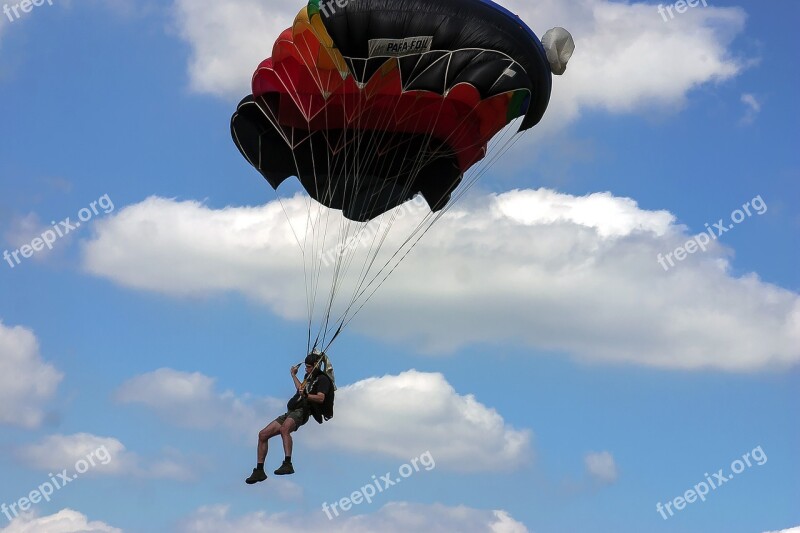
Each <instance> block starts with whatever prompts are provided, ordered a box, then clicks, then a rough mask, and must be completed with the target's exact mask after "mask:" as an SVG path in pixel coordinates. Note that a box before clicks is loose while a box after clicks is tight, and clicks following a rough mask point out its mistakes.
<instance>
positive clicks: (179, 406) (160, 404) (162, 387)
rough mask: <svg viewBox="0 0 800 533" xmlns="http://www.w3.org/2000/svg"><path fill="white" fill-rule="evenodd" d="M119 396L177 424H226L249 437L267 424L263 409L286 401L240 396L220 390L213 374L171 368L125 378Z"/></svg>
mask: <svg viewBox="0 0 800 533" xmlns="http://www.w3.org/2000/svg"><path fill="white" fill-rule="evenodd" d="M116 399H117V400H118V401H119V402H121V403H126V404H138V405H143V406H145V407H148V408H150V409H152V410H154V411H155V412H157V413H158V414H159V415H160V416H161V417H162V418H163V419H165V420H167V421H169V422H170V423H171V424H173V425H175V426H178V427H183V428H189V429H200V430H212V429H218V428H225V429H228V430H232V431H233V432H235V433H238V434H240V435H242V436H244V435H246V436H248V437H250V436H251V434H252V433H253V431H254V429H253V428H256V427H258V428H260V427H263V426H264V415H263V413H265V412H275V411H277V410H279V409H280V408H281V407H282V404H285V402H281V401H279V400H275V399H253V398H250V397H243V398H237V397H236V396H235V395H234V394H233V393H232V392H230V391H225V392H217V391H216V390H215V380H214V379H213V378H210V377H208V376H205V375H203V374H200V373H197V372H195V373H188V372H179V371H177V370H173V369H169V368H161V369H159V370H156V371H154V372H149V373H147V374H142V375H140V376H136V377H134V378H132V379H130V380H128V381H126V382H125V383H123V384H122V386H120V388H119V389H118V390H117V393H116ZM284 407H285V406H284ZM278 414H280V413H276V415H275V416H277V415H278Z"/></svg>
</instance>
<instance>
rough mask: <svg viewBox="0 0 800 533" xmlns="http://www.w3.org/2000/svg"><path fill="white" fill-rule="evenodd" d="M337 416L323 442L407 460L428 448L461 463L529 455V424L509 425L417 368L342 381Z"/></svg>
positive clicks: (496, 464)
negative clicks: (349, 382) (521, 426)
mask: <svg viewBox="0 0 800 533" xmlns="http://www.w3.org/2000/svg"><path fill="white" fill-rule="evenodd" d="M334 420H335V423H332V424H329V425H327V426H325V440H324V442H320V443H319V444H320V445H322V444H324V446H325V447H326V448H331V447H337V448H340V449H343V450H348V451H353V452H359V453H381V454H384V455H388V456H391V457H395V458H397V459H400V460H405V461H408V460H410V459H411V458H412V457H415V456H417V455H419V454H421V453H423V452H425V451H430V452H431V455H432V457H433V459H434V460H435V462H436V465H437V466H439V465H445V467H447V468H450V469H455V470H460V471H484V470H497V469H513V468H518V467H519V466H521V465H523V464H525V463H527V462H529V460H530V458H531V455H532V451H531V443H530V441H531V434H530V431H527V430H524V431H519V430H516V429H514V428H512V427H509V426H508V425H507V424H506V423H505V421H504V420H503V417H502V416H500V414H498V413H497V411H495V410H494V409H490V408H488V407H486V406H485V405H483V404H481V403H480V402H478V401H477V400H476V399H475V397H474V396H472V395H467V396H461V395H459V394H458V393H457V392H456V391H455V390H454V389H453V387H452V386H451V385H450V384H449V383H448V382H447V380H446V379H445V378H444V376H442V375H441V374H428V373H422V372H417V371H414V370H412V371H409V372H403V373H402V374H400V375H398V376H384V377H380V378H370V379H365V380H363V381H359V382H358V383H355V384H353V385H348V386H346V387H342V388H340V389H339V390H338V391H336V407H335V417H334ZM420 427H424V428H426V429H425V431H423V432H420V431H419V428H420ZM353 435H358V438H357V439H354V438H353ZM312 445H314V444H312Z"/></svg>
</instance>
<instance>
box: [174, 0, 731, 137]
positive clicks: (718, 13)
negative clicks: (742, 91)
mask: <svg viewBox="0 0 800 533" xmlns="http://www.w3.org/2000/svg"><path fill="white" fill-rule="evenodd" d="M502 3H503V4H504V5H505V6H506V7H508V8H510V9H511V10H513V11H514V12H516V13H518V14H519V15H520V16H521V17H522V19H523V20H525V21H527V22H528V23H529V24H530V25H531V26H532V27H533V29H534V30H535V31H536V32H537V34H538V35H540V36H541V35H543V34H544V32H545V31H547V30H548V29H550V28H551V27H554V26H564V27H566V28H567V29H568V30H570V31H571V32H572V33H573V35H574V37H575V41H576V46H577V48H576V52H575V55H574V56H573V58H572V60H571V62H570V66H569V68H568V70H567V74H566V76H564V77H563V78H559V79H558V80H556V91H554V95H553V102H552V108H551V110H550V112H549V118H548V119H547V121H548V122H552V124H553V126H554V127H561V126H563V125H564V124H567V123H569V122H570V121H571V120H572V119H574V118H576V117H577V116H578V115H579V114H580V112H581V110H583V109H592V108H595V109H597V108H599V109H605V110H608V111H611V112H618V113H619V112H634V111H640V110H646V109H647V108H649V106H651V105H653V104H655V105H659V106H666V107H680V106H681V105H683V104H684V102H685V101H686V99H687V94H688V93H689V92H690V91H691V90H692V89H694V88H696V87H698V86H701V85H703V84H707V83H716V82H720V81H723V80H727V79H729V78H731V77H733V76H736V75H737V74H738V73H739V72H741V70H742V69H743V68H744V63H745V62H744V61H742V60H738V59H736V58H735V57H733V56H732V54H731V52H730V50H729V47H730V44H731V42H732V40H733V39H734V38H735V37H736V36H737V35H739V34H740V33H741V32H742V30H743V28H744V23H745V14H744V12H743V11H742V10H741V9H739V8H727V7H716V6H709V7H705V8H702V9H694V10H690V11H689V12H687V13H685V14H682V15H681V16H680V17H677V18H675V19H674V20H672V21H670V22H669V23H665V22H664V20H663V18H662V17H661V15H659V13H658V10H657V8H656V6H655V5H653V4H645V3H633V4H630V3H623V2H611V1H608V0H583V1H572V2H563V1H561V0H543V1H539V2H527V1H525V0H508V1H504V2H502ZM296 8H297V6H295V5H294V4H291V3H286V2H278V1H277V0H273V1H271V2H264V1H259V0H229V1H227V2H214V1H213V0H177V2H176V21H177V24H178V27H179V28H180V31H181V36H182V38H183V39H184V40H185V41H186V42H187V43H189V45H190V46H191V49H192V56H191V61H190V65H189V77H190V83H191V86H192V88H193V89H194V90H196V91H200V92H206V93H211V94H216V95H220V96H225V97H230V98H240V97H242V96H244V95H245V94H248V93H249V92H250V90H249V83H250V78H251V76H252V73H253V72H254V71H255V67H256V66H257V65H258V64H259V62H261V61H262V60H263V59H265V58H266V57H269V56H270V55H271V50H272V44H273V43H274V41H275V39H276V38H277V36H278V35H279V34H280V32H281V31H283V30H284V29H285V28H288V27H290V26H291V24H292V22H293V20H294V17H295V15H296V14H297V9H296Z"/></svg>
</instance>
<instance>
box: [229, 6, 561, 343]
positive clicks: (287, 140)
mask: <svg viewBox="0 0 800 533" xmlns="http://www.w3.org/2000/svg"><path fill="white" fill-rule="evenodd" d="M322 1H324V3H321V2H322ZM565 33H566V32H565V31H564V32H562V31H558V32H553V33H548V48H547V50H546V49H545V47H544V46H543V44H542V42H540V41H539V39H538V38H537V37H536V35H535V34H534V33H533V31H531V29H530V28H528V26H526V25H525V23H524V22H522V20H520V19H519V17H517V16H516V15H514V14H513V13H511V12H509V11H508V10H506V9H504V8H502V7H500V6H499V5H497V4H495V3H493V2H491V1H489V0H311V1H310V2H309V3H308V5H307V6H305V7H304V8H303V9H301V10H300V13H299V14H298V15H297V17H296V18H295V20H294V23H293V25H292V27H291V28H289V29H287V30H286V31H284V32H283V33H282V34H281V35H280V37H278V39H277V41H276V42H275V45H274V47H273V50H272V56H271V57H270V58H268V59H266V60H265V61H264V62H262V63H261V65H260V66H259V67H258V70H257V71H256V72H255V74H254V76H253V81H252V94H251V95H249V96H247V97H246V98H245V99H244V100H242V102H241V103H240V104H239V107H238V109H237V111H236V113H235V114H234V115H233V118H232V120H231V132H232V135H233V138H234V141H235V143H236V145H237V147H238V148H239V150H240V152H241V153H242V155H243V156H244V157H245V158H246V159H247V161H248V162H249V163H250V164H251V165H252V166H253V167H255V168H256V169H257V170H258V171H259V172H260V173H261V175H262V176H263V177H264V178H265V179H266V180H267V181H268V182H269V184H270V185H271V186H272V187H273V188H274V189H275V190H276V191H277V190H278V189H279V187H281V184H282V183H284V182H285V181H286V180H287V179H288V178H289V177H292V176H296V177H297V179H298V181H299V183H300V185H301V186H302V187H303V189H304V190H305V191H306V192H307V194H308V196H305V195H299V196H297V197H295V198H294V199H293V200H290V201H288V202H286V203H284V202H283V200H281V207H282V209H283V211H284V213H285V214H286V217H287V220H288V221H289V225H290V226H291V233H292V235H293V236H294V237H295V238H296V240H297V243H298V245H299V247H300V249H301V252H302V256H303V275H304V276H305V282H306V299H307V305H308V344H309V346H308V347H309V350H311V349H312V347H313V348H317V347H319V348H320V349H321V350H323V351H325V350H327V348H328V347H329V346H330V345H331V343H333V341H334V340H335V339H336V338H337V337H338V336H339V334H340V332H341V331H342V329H343V328H344V327H345V326H346V325H347V324H348V323H349V322H350V321H351V320H352V319H353V317H354V316H355V315H356V314H357V313H358V312H359V310H360V309H361V308H362V307H363V306H364V305H365V304H366V302H367V301H368V300H369V299H370V298H371V297H372V295H373V294H374V293H375V291H377V289H378V288H379V287H380V286H381V285H382V284H383V282H384V281H385V280H386V279H387V277H388V276H389V275H390V274H391V273H392V272H393V271H394V270H395V269H396V268H397V266H398V265H399V264H400V262H401V261H402V260H403V259H404V258H405V257H406V256H407V255H408V254H409V253H410V251H411V249H413V247H414V246H415V245H416V244H417V242H419V240H420V239H421V238H422V236H423V235H425V233H426V232H427V231H428V230H429V229H430V228H431V226H432V225H433V224H434V223H435V222H436V220H438V219H439V218H440V217H441V216H442V215H443V214H444V213H445V212H446V211H447V210H448V209H449V208H450V207H451V206H452V205H453V203H454V202H455V200H457V199H458V198H459V197H460V196H461V195H463V194H465V192H466V191H467V190H469V188H470V187H471V186H472V185H473V184H474V183H475V181H476V180H477V179H478V178H479V177H480V176H481V175H482V174H483V173H484V172H486V170H487V169H488V168H489V167H491V165H492V163H493V162H495V161H497V159H498V158H500V157H502V155H503V154H504V153H505V150H507V149H509V148H510V147H511V146H512V145H513V143H514V142H515V141H516V140H518V139H519V137H520V135H518V133H519V132H522V131H525V130H528V129H530V128H532V127H533V126H535V125H536V124H537V123H538V122H539V121H540V120H541V119H542V116H543V115H544V112H545V110H546V108H547V105H548V103H549V100H550V91H551V86H552V73H554V72H556V73H557V72H559V71H563V67H564V66H565V65H566V61H567V60H568V59H569V57H568V56H569V55H570V54H571V52H572V47H574V44H572V43H571V37H569V38H568V37H567V35H568V33H567V34H566V35H565ZM462 182H463V183H462ZM284 188H285V186H284ZM289 190H291V187H290V188H289ZM279 196H280V195H279ZM309 197H310V198H313V200H315V201H313V200H311V199H309ZM412 199H413V201H412V202H409V200H412ZM406 202H408V203H406ZM401 204H405V205H403V206H402V209H401V208H399V207H398V206H400V205H401ZM287 206H288V209H287ZM303 207H305V209H303ZM398 221H399V222H398ZM398 227H399V229H398ZM392 229H395V230H397V231H398V232H401V233H403V235H400V236H399V238H397V237H396V235H397V234H393V235H392V236H391V237H390V236H389V232H390V230H392ZM314 324H319V327H318V328H317V330H316V332H315V331H313V330H312V328H313V327H314Z"/></svg>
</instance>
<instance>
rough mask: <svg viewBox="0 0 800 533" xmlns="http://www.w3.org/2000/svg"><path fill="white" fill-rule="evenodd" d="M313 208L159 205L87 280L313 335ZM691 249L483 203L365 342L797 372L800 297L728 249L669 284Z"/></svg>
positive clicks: (662, 224) (111, 229)
mask: <svg viewBox="0 0 800 533" xmlns="http://www.w3.org/2000/svg"><path fill="white" fill-rule="evenodd" d="M306 202H307V201H306V199H304V198H301V197H295V198H292V199H288V200H283V202H282V204H281V203H279V202H277V201H275V202H270V203H268V204H266V205H265V206H262V207H256V208H233V207H228V208H225V209H220V210H214V209H211V208H208V207H206V206H204V205H202V204H200V203H198V202H176V201H172V200H166V199H162V198H149V199H147V200H145V201H143V202H141V203H139V204H136V205H133V206H129V207H127V208H125V209H123V210H121V211H120V212H119V213H118V214H117V215H116V216H114V217H113V218H110V219H103V220H99V221H97V223H96V224H95V226H94V227H93V229H94V230H96V232H97V235H96V237H95V238H94V239H93V240H91V241H90V242H87V243H85V247H84V265H85V268H86V269H87V270H88V271H89V272H91V273H94V274H96V275H99V276H103V277H107V278H109V279H112V280H114V281H116V282H117V283H120V284H122V285H125V286H128V287H133V288H137V289H145V290H151V291H157V292H161V293H166V294H172V295H179V296H192V295H206V294H212V293H215V292H224V291H237V292H240V293H242V294H244V295H246V296H248V297H250V298H253V299H256V300H258V301H260V302H262V303H264V304H266V305H268V306H269V307H270V308H271V309H272V310H273V311H274V312H275V313H277V314H279V315H280V316H282V317H286V318H289V319H295V320H303V319H305V318H307V307H306V299H305V290H306V288H305V282H304V279H305V278H304V276H303V274H302V273H303V263H302V259H301V256H300V251H299V250H298V247H297V242H296V240H295V237H294V234H293V232H292V228H294V229H295V230H296V231H298V232H299V235H300V236H301V237H302V235H303V234H304V231H305V230H304V228H305V227H306V226H305V224H306V223H307V215H308V213H309V210H308V207H307V203H306ZM284 209H285V211H286V215H285V214H284ZM329 213H330V217H331V218H330V221H329V222H328V224H327V228H328V230H329V232H330V233H329V234H328V235H327V245H323V246H320V247H319V248H318V249H317V250H318V251H321V250H326V249H328V248H331V247H332V246H333V245H334V244H335V243H338V242H339V238H338V236H336V231H337V230H338V228H339V227H340V219H339V217H340V214H339V213H338V212H329ZM534 213H535V214H534ZM287 216H288V218H289V219H290V220H291V221H292V224H291V225H290V224H289V223H288V222H287ZM417 220H418V219H417V218H415V217H414V216H413V215H409V216H406V217H404V218H403V219H402V220H399V221H397V223H396V224H395V226H394V227H393V228H392V231H391V232H390V234H389V236H388V238H387V240H386V242H385V244H384V245H383V249H382V253H383V252H386V251H389V250H396V249H398V248H399V246H400V243H401V241H402V239H403V238H404V237H406V236H407V235H409V234H410V233H411V229H412V228H413V227H415V226H416V222H417ZM757 221H758V219H757V218H754V219H753V221H751V222H750V224H754V225H755V224H757V223H758V222H757ZM323 227H324V226H323ZM321 233H322V232H321V231H318V232H317V234H318V235H319V234H321ZM690 237H691V235H690V232H689V231H688V229H687V228H686V227H684V226H680V225H677V224H676V223H675V219H674V217H672V216H671V215H670V214H669V213H667V212H664V211H656V212H654V211H646V210H642V209H640V208H639V207H638V206H637V205H636V203H635V202H634V201H632V200H630V199H628V198H617V197H614V196H612V195H611V194H609V193H599V194H593V195H590V196H588V197H575V196H570V195H567V194H559V193H556V192H554V191H551V190H546V189H540V190H536V191H532V190H522V191H511V192H507V193H504V194H500V195H488V196H485V197H480V198H474V199H472V201H471V202H470V203H466V202H465V203H462V204H461V205H460V206H458V207H457V208H455V209H453V210H451V211H450V212H448V213H447V215H446V216H444V217H443V218H442V219H441V220H440V221H439V222H438V223H437V224H436V225H435V226H434V228H433V229H432V230H431V231H430V232H429V233H428V234H427V235H425V237H424V238H423V239H422V240H421V242H420V244H419V245H418V246H417V247H416V248H415V249H414V250H413V252H412V253H411V254H409V256H408V257H407V259H406V261H405V262H404V263H403V264H402V265H401V266H400V268H398V269H397V271H396V272H394V274H393V275H392V277H391V278H390V279H389V280H388V282H387V283H386V284H384V285H383V287H381V289H380V290H379V291H378V292H377V293H376V295H375V298H373V300H371V301H370V302H369V303H368V306H367V308H366V309H367V311H366V312H364V313H362V314H361V315H359V316H358V318H357V320H356V321H355V322H354V323H353V324H352V325H351V327H352V328H353V329H354V330H358V331H360V332H362V333H364V334H367V335H373V336H376V337H378V338H380V339H382V340H388V341H396V342H406V343H410V344H413V345H416V346H417V347H419V349H421V350H424V351H430V352H448V351H454V350H456V349H458V348H459V347H461V346H464V345H468V344H471V343H492V342H498V343H508V342H517V343H522V344H525V345H527V346H529V347H530V348H532V349H538V350H547V351H555V352H562V353H565V354H568V355H571V356H573V357H575V358H579V359H584V360H588V361H603V362H612V363H634V364H639V365H646V366H654V367H661V368H673V369H701V368H716V369H723V370H729V371H750V370H754V369H763V368H773V367H774V368H784V367H788V366H790V365H795V364H797V363H798V361H800V297H798V294H796V293H794V292H791V291H789V290H786V289H783V288H781V287H778V286H775V285H772V284H769V283H765V282H763V281H761V280H760V279H759V278H758V277H757V276H756V275H755V274H748V275H745V276H743V277H734V276H732V275H731V273H730V267H729V263H728V257H729V254H730V252H729V250H727V249H726V248H724V247H723V246H722V245H721V244H720V241H712V242H711V243H710V246H709V248H708V250H707V251H706V252H705V253H700V252H698V253H696V254H694V255H690V256H688V258H687V259H686V260H685V261H683V262H681V263H677V264H676V266H675V267H674V268H672V269H671V270H670V271H669V272H664V270H663V268H662V267H661V266H659V264H658V262H657V260H656V257H657V256H658V254H667V253H669V252H671V251H673V250H675V249H676V248H677V247H678V246H682V245H684V244H685V243H686V241H687V240H688V239H689V238H690ZM721 239H722V240H723V242H724V239H725V237H724V236H723V237H722V238H721ZM310 250H313V248H309V251H310ZM365 252H366V249H363V248H358V249H357V250H355V251H354V253H356V254H362V255H361V256H357V257H355V259H354V261H353V265H355V266H351V268H349V269H348V270H347V271H346V273H345V274H344V275H343V279H342V286H341V287H340V289H339V290H340V292H339V294H340V295H342V298H340V300H339V301H340V302H343V301H345V300H347V296H349V295H350V294H352V291H353V290H354V289H355V287H357V283H358V274H359V268H360V266H361V265H363V264H364V257H363V254H364V253H365ZM384 257H385V256H384ZM378 264H381V263H380V262H379V263H378ZM374 271H375V270H373V272H374ZM330 279H331V278H330V269H327V270H326V269H323V272H322V273H321V275H320V280H321V283H322V284H323V285H320V288H319V289H318V292H317V293H318V294H327V292H326V288H325V287H326V286H325V285H324V283H325V282H326V280H330ZM334 316H335V315H334Z"/></svg>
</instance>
